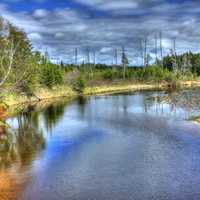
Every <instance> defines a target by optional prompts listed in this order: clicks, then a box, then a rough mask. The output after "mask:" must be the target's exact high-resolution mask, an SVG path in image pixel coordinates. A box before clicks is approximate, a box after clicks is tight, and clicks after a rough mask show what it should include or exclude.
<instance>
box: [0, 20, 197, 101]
mask: <svg viewBox="0 0 200 200" xmlns="http://www.w3.org/2000/svg"><path fill="white" fill-rule="evenodd" d="M156 42H157V41H156ZM146 43H147V42H146V40H145V42H144V44H145V46H144V52H143V55H142V57H143V60H144V62H143V65H142V66H131V65H130V64H129V58H128V56H127V54H126V51H125V50H124V47H122V48H121V50H122V51H121V54H120V55H118V56H120V57H121V63H120V64H118V63H117V62H116V63H115V64H113V65H106V64H100V63H94V62H91V61H90V60H91V59H90V52H88V54H87V55H88V60H87V61H86V62H85V63H82V64H77V61H76V60H77V58H76V55H75V57H74V64H68V63H65V62H64V61H61V62H60V63H59V64H54V63H52V62H51V60H50V59H49V58H48V57H46V56H45V55H42V53H41V52H39V51H35V50H33V47H32V45H31V42H30V41H29V39H28V38H27V35H26V33H25V32H23V31H22V30H20V29H19V28H17V27H15V26H13V25H12V24H11V23H9V22H7V21H6V20H5V19H3V18H0V97H1V98H3V97H4V96H5V95H6V94H8V93H18V94H25V95H27V96H33V95H34V91H35V90H36V89H37V88H39V87H45V88H50V89H51V88H53V87H56V86H57V85H68V86H69V87H71V88H73V90H75V91H78V92H82V91H83V90H84V88H85V87H86V86H87V85H90V86H91V85H92V86H95V85H99V84H100V85H101V84H104V83H107V82H113V83H118V84H119V83H125V82H131V83H133V84H134V83H158V84H159V83H162V82H166V83H169V84H174V85H175V84H176V83H177V81H179V80H193V79H195V78H197V77H198V76H199V75H200V53H192V52H185V53H184V54H181V55H180V54H177V53H176V51H175V50H172V52H171V54H169V55H167V56H164V57H163V58H162V59H158V58H157V55H156V61H154V62H152V63H150V62H149V61H148V58H149V55H148V54H147V50H146V48H147V46H146ZM156 53H157V52H156Z"/></svg>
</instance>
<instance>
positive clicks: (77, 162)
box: [0, 89, 200, 200]
mask: <svg viewBox="0 0 200 200" xmlns="http://www.w3.org/2000/svg"><path fill="white" fill-rule="evenodd" d="M195 115H200V89H193V90H183V91H176V92H164V91H144V92H135V93H127V94H118V95H110V96H99V97H94V96H92V97H85V98H78V99H76V100H73V101H71V102H69V101H65V100H64V99H63V100H62V101H58V102H55V103H53V104H49V105H47V106H37V105H32V106H29V107H28V108H27V109H25V110H24V111H23V112H21V113H19V114H18V115H17V116H15V117H12V118H10V119H8V120H7V123H8V124H9V125H10V129H9V130H8V131H7V133H6V135H3V136H1V139H0V199H3V200H15V199H16V200H66V199H67V200H129V199H130V200H151V199H152V200H154V199H156V200H193V199H194V200H197V199H200V125H198V124H195V123H193V122H192V121H188V120H187V119H188V118H189V117H191V116H195Z"/></svg>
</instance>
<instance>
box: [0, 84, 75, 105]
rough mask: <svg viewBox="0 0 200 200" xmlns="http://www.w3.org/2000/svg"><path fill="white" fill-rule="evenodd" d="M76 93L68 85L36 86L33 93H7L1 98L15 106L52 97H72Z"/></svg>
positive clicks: (7, 103)
mask: <svg viewBox="0 0 200 200" xmlns="http://www.w3.org/2000/svg"><path fill="white" fill-rule="evenodd" d="M76 95H77V93H76V92H75V91H74V90H73V89H72V88H71V87H68V86H56V87H53V88H52V89H49V88H37V89H36V90H35V91H34V95H32V96H27V95H25V94H17V93H9V94H7V95H5V97H4V98H3V102H4V103H5V104H6V105H8V106H15V105H18V104H25V103H30V102H38V101H43V100H48V99H53V98H61V97H74V96H76Z"/></svg>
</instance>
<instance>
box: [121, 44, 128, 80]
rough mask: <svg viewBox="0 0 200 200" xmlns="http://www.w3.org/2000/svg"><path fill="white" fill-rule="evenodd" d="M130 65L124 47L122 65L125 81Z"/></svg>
mask: <svg viewBox="0 0 200 200" xmlns="http://www.w3.org/2000/svg"><path fill="white" fill-rule="evenodd" d="M128 64H129V61H128V58H127V56H126V53H125V49H124V47H122V65H123V79H125V78H126V67H127V65H128Z"/></svg>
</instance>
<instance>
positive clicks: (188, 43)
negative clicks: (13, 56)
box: [0, 0, 200, 64]
mask: <svg viewBox="0 0 200 200" xmlns="http://www.w3.org/2000/svg"><path fill="white" fill-rule="evenodd" d="M0 15H2V16H3V17H5V18H6V19H8V20H9V21H10V22H12V23H13V24H14V25H16V26H18V27H20V28H21V29H23V30H24V31H25V32H26V33H27V35H28V38H29V39H30V40H31V42H32V44H33V47H34V48H35V49H37V50H39V51H41V52H44V51H45V49H47V50H48V52H49V54H50V56H51V58H52V60H54V59H56V60H61V59H62V60H64V61H65V62H73V61H74V49H75V48H78V59H79V62H82V61H83V59H85V58H86V52H87V49H90V52H91V59H92V55H93V52H96V57H97V58H96V60H97V62H101V63H104V62H106V63H110V64H111V63H112V62H113V57H114V49H115V48H117V49H118V52H119V53H120V49H121V47H122V46H124V47H125V49H126V51H127V55H128V57H129V60H130V63H131V64H141V58H140V57H141V45H140V41H141V39H144V38H145V37H147V41H148V43H147V45H148V52H149V54H150V55H151V57H152V58H154V57H155V55H154V52H155V39H154V38H155V35H156V34H157V33H159V32H160V31H162V35H163V47H164V53H165V54H167V53H169V52H170V49H171V48H172V47H173V39H174V38H176V41H177V42H176V47H177V52H179V53H181V52H184V51H189V50H190V51H194V52H196V51H200V1H199V0H0ZM119 57H120V56H119ZM119 61H120V58H119Z"/></svg>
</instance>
